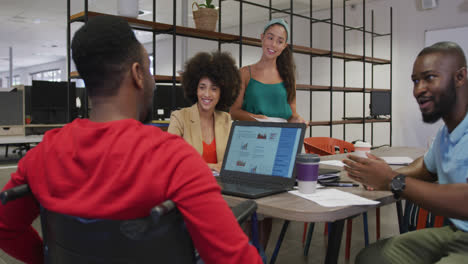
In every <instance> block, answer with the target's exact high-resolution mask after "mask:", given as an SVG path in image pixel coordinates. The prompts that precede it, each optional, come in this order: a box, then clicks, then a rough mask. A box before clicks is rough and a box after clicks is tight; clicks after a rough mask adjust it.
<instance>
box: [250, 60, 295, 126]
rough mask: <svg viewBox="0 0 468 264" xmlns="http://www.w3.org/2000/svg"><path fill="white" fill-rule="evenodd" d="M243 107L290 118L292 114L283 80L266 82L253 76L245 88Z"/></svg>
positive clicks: (260, 113)
mask: <svg viewBox="0 0 468 264" xmlns="http://www.w3.org/2000/svg"><path fill="white" fill-rule="evenodd" d="M249 71H250V67H249ZM242 109H243V110H245V111H247V112H250V113H252V114H256V115H266V116H269V117H281V118H284V119H289V118H290V117H291V115H292V110H291V106H290V105H289V103H288V95H287V93H286V87H284V84H283V82H280V83H275V84H266V83H262V82H259V81H257V80H255V79H253V78H252V77H251V78H250V80H249V83H248V84H247V87H246V88H245V94H244V102H243V103H242Z"/></svg>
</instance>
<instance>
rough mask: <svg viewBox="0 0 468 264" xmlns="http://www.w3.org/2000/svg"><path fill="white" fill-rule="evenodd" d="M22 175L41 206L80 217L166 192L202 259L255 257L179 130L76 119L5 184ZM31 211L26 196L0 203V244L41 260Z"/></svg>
mask: <svg viewBox="0 0 468 264" xmlns="http://www.w3.org/2000/svg"><path fill="white" fill-rule="evenodd" d="M24 183H27V184H29V186H30V188H31V190H32V192H33V194H34V197H35V198H36V199H37V201H38V202H39V203H40V204H41V205H42V206H44V207H45V208H47V209H48V210H50V211H54V212H58V213H63V214H68V215H74V216H79V217H84V218H99V219H134V218H139V217H143V216H147V215H148V214H149V211H150V209H151V208H152V207H153V206H155V205H156V204H159V203H161V202H163V201H165V200H167V199H171V200H173V201H174V202H175V203H176V204H177V207H178V209H179V210H180V211H181V213H182V214H183V216H184V219H185V222H186V225H187V228H188V231H189V233H190V235H191V237H192V240H193V242H194V245H195V247H196V248H197V250H198V251H199V253H200V256H201V258H202V259H203V260H204V261H205V263H262V260H261V258H260V256H259V255H258V253H257V251H256V249H255V248H254V247H253V246H251V245H249V244H248V239H247V237H246V236H245V235H244V233H243V232H242V230H241V228H240V227H239V225H238V224H237V221H236V219H235V218H234V217H233V214H232V212H231V210H230V209H229V207H228V205H227V204H226V202H225V201H224V199H223V198H222V196H221V194H220V187H219V186H218V184H217V183H216V180H215V179H214V177H213V175H212V173H211V171H210V169H209V168H208V167H207V166H206V163H205V162H204V161H203V159H202V158H201V156H200V155H199V154H198V153H197V152H196V151H195V150H194V149H193V148H192V147H191V146H190V145H189V144H187V143H186V142H185V141H184V140H183V139H182V138H180V137H178V136H174V135H171V134H169V133H165V132H162V131H161V130H160V129H158V128H155V127H152V126H146V125H143V124H141V123H140V122H138V121H136V120H133V119H127V120H119V121H112V122H106V123H95V122H92V121H89V120H87V119H76V120H74V121H73V122H72V123H70V124H68V125H66V126H64V127H63V128H60V129H54V130H51V131H49V132H47V133H46V134H45V136H44V139H43V141H42V142H41V143H40V144H39V145H38V146H37V147H35V148H33V149H32V150H30V151H29V152H28V153H27V154H26V156H25V157H24V158H23V159H21V160H20V162H19V163H18V169H17V171H16V172H14V173H12V175H11V179H10V181H9V182H8V183H7V185H6V186H5V187H4V189H8V188H11V187H14V186H17V185H20V184H24ZM38 214H39V207H38V204H37V202H36V201H35V200H34V199H33V197H28V198H22V199H18V200H16V201H13V202H10V203H8V204H7V205H6V206H4V205H0V248H2V249H3V250H4V251H5V252H7V253H8V254H10V255H12V256H13V257H15V258H17V259H19V260H22V261H24V262H27V263H42V262H43V254H42V241H41V239H40V237H39V236H38V235H37V233H36V231H35V230H34V229H33V228H32V227H31V223H32V221H33V220H34V219H35V218H36V217H37V216H38Z"/></svg>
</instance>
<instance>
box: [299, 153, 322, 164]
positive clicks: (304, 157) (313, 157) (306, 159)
mask: <svg viewBox="0 0 468 264" xmlns="http://www.w3.org/2000/svg"><path fill="white" fill-rule="evenodd" d="M319 161H320V157H319V155H317V154H309V153H301V154H298V155H297V156H296V162H303V163H317V162H319Z"/></svg>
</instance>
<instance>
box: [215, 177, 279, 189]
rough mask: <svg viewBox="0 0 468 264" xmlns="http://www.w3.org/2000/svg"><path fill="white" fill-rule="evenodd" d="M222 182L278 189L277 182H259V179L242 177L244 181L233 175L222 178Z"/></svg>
mask: <svg viewBox="0 0 468 264" xmlns="http://www.w3.org/2000/svg"><path fill="white" fill-rule="evenodd" d="M222 182H223V183H225V184H233V185H239V186H249V187H253V188H258V189H261V190H271V189H278V185H277V184H271V183H269V182H258V181H254V180H252V181H249V180H246V179H245V178H244V179H242V181H240V180H238V179H236V178H231V177H225V178H223V179H222Z"/></svg>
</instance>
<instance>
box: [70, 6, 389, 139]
mask: <svg viewBox="0 0 468 264" xmlns="http://www.w3.org/2000/svg"><path fill="white" fill-rule="evenodd" d="M235 1H236V2H238V3H239V35H233V34H227V33H222V32H220V31H221V28H222V27H221V26H222V25H221V21H222V20H221V17H222V3H223V0H220V1H219V3H218V5H219V9H220V12H219V21H218V32H212V31H206V30H199V29H195V28H190V27H184V26H179V25H177V23H176V21H177V19H176V18H177V17H176V12H175V11H176V8H177V0H173V23H172V24H166V23H160V22H156V0H153V19H152V21H147V20H140V19H135V18H127V17H123V18H124V19H126V20H127V21H128V22H129V24H130V25H131V26H132V28H134V29H137V30H143V31H149V32H152V33H153V46H152V47H153V56H154V60H153V69H154V72H156V52H155V51H156V35H157V34H169V35H172V37H173V41H172V42H173V49H172V52H173V54H172V55H173V63H172V64H173V67H172V73H173V74H172V75H155V76H154V78H155V81H156V82H167V83H171V82H172V83H173V85H175V84H176V83H177V82H180V77H179V76H176V69H175V65H176V63H175V57H176V41H175V40H176V37H177V36H181V37H189V38H198V39H205V40H212V41H217V42H218V49H221V47H222V44H224V43H233V44H238V45H239V66H240V67H242V49H243V46H244V45H246V46H254V47H261V40H260V39H257V38H252V37H247V36H244V35H243V8H244V5H250V6H256V7H261V8H265V9H268V11H269V19H271V18H272V13H273V12H277V13H283V14H285V15H288V16H289V23H290V27H291V36H290V45H291V47H292V50H293V52H294V53H297V54H303V55H308V56H309V58H310V83H309V84H297V85H296V89H297V90H298V91H309V103H310V106H309V108H310V116H311V117H312V112H313V106H312V105H311V104H312V97H313V93H314V92H329V94H330V115H329V118H328V121H314V120H311V122H310V125H311V126H329V127H330V135H329V136H330V137H333V126H335V125H343V137H344V138H346V125H348V124H362V131H363V132H362V139H366V124H367V123H371V141H372V142H371V143H373V130H374V123H383V122H388V123H390V133H389V134H390V145H391V137H392V119H391V118H388V119H367V118H365V112H366V105H367V103H366V93H370V92H372V91H391V90H392V34H393V33H392V16H393V14H392V10H391V9H390V32H389V33H376V32H374V13H373V11H372V19H371V29H370V30H367V29H366V1H365V0H364V1H363V3H362V11H363V16H362V17H363V18H362V25H363V26H362V27H354V26H349V25H346V8H343V23H342V24H339V23H336V22H334V21H335V19H334V13H333V11H334V6H333V0H330V15H329V18H327V19H317V18H314V17H313V12H314V10H313V0H310V10H309V11H310V12H309V16H306V15H303V14H297V13H294V12H293V10H294V8H293V6H294V1H293V0H290V9H289V10H291V11H288V10H281V9H277V8H274V7H272V0H270V1H269V5H262V4H259V3H255V2H251V1H244V0H235ZM345 6H346V1H345V0H343V7H345ZM67 8H68V10H67V12H68V13H67V14H68V27H67V68H68V81H70V79H71V78H78V77H79V76H78V74H77V73H76V72H70V60H71V58H70V38H71V36H70V24H71V23H74V22H84V23H86V22H87V20H88V19H89V18H90V17H93V16H99V15H104V14H103V13H98V12H92V11H89V10H88V0H84V11H83V12H79V13H77V14H73V15H71V14H70V0H68V1H67ZM296 17H300V18H303V19H307V20H309V21H310V45H309V46H301V45H295V44H294V43H293V40H294V38H293V32H294V30H293V29H294V24H293V23H294V18H296ZM315 23H326V24H328V25H329V26H330V49H329V50H325V49H318V48H314V47H313V45H312V43H313V41H312V40H313V37H314V34H313V33H314V32H313V25H314V24H315ZM334 27H340V28H342V31H343V51H342V52H341V51H335V50H334V49H333V44H334V39H333V31H334ZM351 30H352V31H358V32H361V33H362V39H363V43H362V55H358V54H351V53H347V52H346V32H347V31H351ZM368 34H370V35H371V37H372V41H371V44H370V45H371V50H372V52H371V54H370V56H367V55H366V47H367V46H366V36H367V35H368ZM381 37H387V38H389V42H390V59H382V58H376V57H374V39H375V38H381ZM316 57H322V58H329V59H330V85H325V86H324V85H315V84H314V78H313V77H314V76H313V74H312V68H313V59H314V58H316ZM334 59H341V60H343V61H344V63H343V75H344V76H343V86H336V85H334V83H333V82H334V79H333V75H334V69H333V60H334ZM347 63H361V64H362V67H363V77H362V79H363V87H348V86H347V85H346V65H347ZM366 64H371V65H372V66H371V79H372V80H371V87H366ZM380 65H390V70H389V75H390V84H389V87H388V89H384V88H374V79H373V75H374V67H377V66H380ZM334 92H342V93H344V95H343V98H344V99H343V113H344V116H343V117H346V103H347V102H346V94H348V93H362V95H363V109H362V116H363V118H362V119H361V120H333V93H334ZM172 103H173V105H175V93H174V94H173V98H172ZM87 104H88V102H87V100H85V105H86V106H87ZM86 109H87V108H86ZM309 136H312V129H310V134H309Z"/></svg>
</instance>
